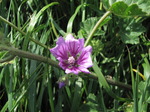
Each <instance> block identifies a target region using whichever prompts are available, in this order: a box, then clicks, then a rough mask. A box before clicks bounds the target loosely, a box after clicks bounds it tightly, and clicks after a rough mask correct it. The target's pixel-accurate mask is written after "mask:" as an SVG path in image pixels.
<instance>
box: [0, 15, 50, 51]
mask: <svg viewBox="0 0 150 112" xmlns="http://www.w3.org/2000/svg"><path fill="white" fill-rule="evenodd" d="M0 20H2V21H3V22H5V23H7V24H8V25H10V26H11V27H13V28H14V29H15V30H17V31H19V32H20V33H21V34H23V35H26V33H25V32H23V31H22V30H21V29H19V28H18V27H17V26H15V25H14V24H12V23H11V22H9V21H8V20H6V19H5V18H3V17H2V16H0ZM29 39H30V40H31V41H32V42H34V43H36V44H38V45H40V46H42V47H44V48H46V49H49V48H48V47H47V46H46V45H44V44H42V43H41V42H39V41H37V40H35V39H33V38H31V37H29Z"/></svg>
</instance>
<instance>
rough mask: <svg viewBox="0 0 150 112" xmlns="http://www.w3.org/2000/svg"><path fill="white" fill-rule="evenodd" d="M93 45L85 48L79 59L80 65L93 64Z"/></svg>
mask: <svg viewBox="0 0 150 112" xmlns="http://www.w3.org/2000/svg"><path fill="white" fill-rule="evenodd" d="M91 51H92V49H91V47H90V46H89V47H86V48H83V50H82V52H81V54H80V57H79V58H78V60H77V63H78V65H80V66H82V67H84V68H89V67H92V66H93V63H92V59H91Z"/></svg>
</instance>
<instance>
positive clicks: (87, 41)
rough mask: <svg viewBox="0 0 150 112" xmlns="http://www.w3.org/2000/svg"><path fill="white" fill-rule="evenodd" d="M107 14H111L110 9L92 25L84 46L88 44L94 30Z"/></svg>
mask: <svg viewBox="0 0 150 112" xmlns="http://www.w3.org/2000/svg"><path fill="white" fill-rule="evenodd" d="M109 14H111V12H110V11H107V12H106V13H105V14H104V15H103V16H102V17H101V18H100V20H99V21H98V22H97V23H96V25H95V26H94V28H93V30H92V31H91V33H90V34H89V36H88V38H87V40H86V42H85V44H84V46H87V45H88V43H89V42H90V40H91V38H92V37H93V35H94V33H95V31H96V30H97V29H98V27H99V25H100V24H101V23H102V22H103V20H105V18H106V17H107V16H108V15H109Z"/></svg>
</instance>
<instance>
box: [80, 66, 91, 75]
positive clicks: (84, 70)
mask: <svg viewBox="0 0 150 112" xmlns="http://www.w3.org/2000/svg"><path fill="white" fill-rule="evenodd" d="M79 69H80V71H81V72H84V73H87V74H89V73H90V71H89V70H88V69H86V68H84V67H81V66H80V67H79Z"/></svg>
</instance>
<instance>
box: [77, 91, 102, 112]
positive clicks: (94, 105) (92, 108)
mask: <svg viewBox="0 0 150 112" xmlns="http://www.w3.org/2000/svg"><path fill="white" fill-rule="evenodd" d="M79 112H100V107H99V105H98V101H97V97H96V96H95V95H94V94H91V93H90V94H89V95H88V97H87V100H86V101H85V103H84V104H83V105H82V106H81V108H80V111H79Z"/></svg>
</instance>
